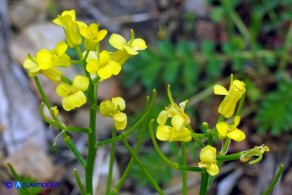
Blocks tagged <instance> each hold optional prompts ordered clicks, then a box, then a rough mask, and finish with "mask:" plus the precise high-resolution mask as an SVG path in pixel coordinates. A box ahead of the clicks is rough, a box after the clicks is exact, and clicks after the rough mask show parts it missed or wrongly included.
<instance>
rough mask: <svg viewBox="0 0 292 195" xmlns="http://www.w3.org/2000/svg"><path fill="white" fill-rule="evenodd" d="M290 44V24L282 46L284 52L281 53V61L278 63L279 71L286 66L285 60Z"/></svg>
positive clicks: (291, 37)
mask: <svg viewBox="0 0 292 195" xmlns="http://www.w3.org/2000/svg"><path fill="white" fill-rule="evenodd" d="M291 42H292V24H290V27H289V30H288V33H287V35H286V41H285V45H284V52H283V53H282V57H281V60H280V62H279V69H280V70H282V71H284V70H285V67H286V65H287V59H288V56H289V50H290V47H291Z"/></svg>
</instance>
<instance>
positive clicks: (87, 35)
mask: <svg viewBox="0 0 292 195" xmlns="http://www.w3.org/2000/svg"><path fill="white" fill-rule="evenodd" d="M79 32H80V34H81V35H82V36H83V37H85V38H87V39H88V38H89V33H88V30H87V28H86V27H85V26H83V27H81V28H80V31H79Z"/></svg>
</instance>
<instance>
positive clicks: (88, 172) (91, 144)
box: [85, 80, 98, 194]
mask: <svg viewBox="0 0 292 195" xmlns="http://www.w3.org/2000/svg"><path fill="white" fill-rule="evenodd" d="M97 87H98V85H97V84H94V83H93V82H92V81H91V80H90V82H89V87H88V96H89V97H88V99H89V108H90V110H89V129H90V130H91V131H89V132H88V153H87V164H86V167H85V177H86V193H87V194H93V187H92V176H93V170H94V161H95V155H96V150H97V148H96V147H95V142H96V131H95V129H96V126H95V124H96V110H95V109H94V108H93V107H92V105H94V104H96V101H97V93H96V92H97Z"/></svg>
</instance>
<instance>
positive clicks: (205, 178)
mask: <svg viewBox="0 0 292 195" xmlns="http://www.w3.org/2000/svg"><path fill="white" fill-rule="evenodd" d="M207 190H208V173H207V172H206V170H204V172H202V173H201V186H200V195H206V194H207Z"/></svg>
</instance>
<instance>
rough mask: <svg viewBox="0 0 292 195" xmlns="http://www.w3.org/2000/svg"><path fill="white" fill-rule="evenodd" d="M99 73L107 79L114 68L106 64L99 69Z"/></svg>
mask: <svg viewBox="0 0 292 195" xmlns="http://www.w3.org/2000/svg"><path fill="white" fill-rule="evenodd" d="M97 74H98V76H99V77H100V78H101V79H103V80H105V79H108V78H110V77H111V76H112V70H111V68H110V66H104V67H101V68H99V69H98V70H97Z"/></svg>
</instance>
